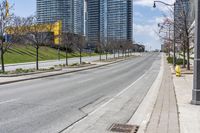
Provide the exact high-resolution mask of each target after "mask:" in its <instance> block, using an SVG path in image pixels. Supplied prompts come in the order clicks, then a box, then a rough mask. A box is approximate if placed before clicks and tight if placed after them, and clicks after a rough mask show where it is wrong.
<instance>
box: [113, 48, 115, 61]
mask: <svg viewBox="0 0 200 133" xmlns="http://www.w3.org/2000/svg"><path fill="white" fill-rule="evenodd" d="M113 51H114V59H115V50H113Z"/></svg>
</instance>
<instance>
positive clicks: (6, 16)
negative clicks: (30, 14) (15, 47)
mask: <svg viewBox="0 0 200 133" xmlns="http://www.w3.org/2000/svg"><path fill="white" fill-rule="evenodd" d="M12 8H13V6H9V4H8V2H7V0H3V1H2V2H0V52H1V70H2V71H3V72H5V65H4V54H5V53H6V52H7V50H8V49H9V48H10V46H11V45H12V43H9V42H6V43H5V34H6V29H7V28H8V27H10V26H11V23H12V19H13V16H14V15H13V14H12V13H11V12H10V11H11V10H12Z"/></svg>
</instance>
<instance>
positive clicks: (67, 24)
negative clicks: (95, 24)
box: [37, 0, 84, 34]
mask: <svg viewBox="0 0 200 133" xmlns="http://www.w3.org/2000/svg"><path fill="white" fill-rule="evenodd" d="M83 10H84V5H83V0H37V16H38V22H39V23H52V22H55V21H58V20H61V21H62V28H63V31H64V32H72V33H76V34H83V32H84V24H83V23H84V17H83V16H84V15H83Z"/></svg>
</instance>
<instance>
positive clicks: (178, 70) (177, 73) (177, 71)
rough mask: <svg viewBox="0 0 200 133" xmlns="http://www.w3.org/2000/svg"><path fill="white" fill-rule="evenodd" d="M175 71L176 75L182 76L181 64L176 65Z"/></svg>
mask: <svg viewBox="0 0 200 133" xmlns="http://www.w3.org/2000/svg"><path fill="white" fill-rule="evenodd" d="M175 71H176V76H177V77H180V76H181V67H180V66H179V65H176V68H175Z"/></svg>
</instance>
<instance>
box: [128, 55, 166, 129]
mask: <svg viewBox="0 0 200 133" xmlns="http://www.w3.org/2000/svg"><path fill="white" fill-rule="evenodd" d="M163 74H164V55H162V62H161V67H160V72H159V74H158V76H157V78H156V80H155V82H154V83H153V84H152V86H151V88H150V89H149V91H148V93H147V95H146V96H145V98H144V99H143V101H142V102H141V104H140V105H139V107H138V108H137V110H136V112H135V113H134V115H133V116H132V118H131V119H130V120H129V122H128V124H131V125H138V126H140V128H139V130H138V133H145V130H146V127H147V125H148V122H149V120H150V118H151V114H152V112H153V109H154V105H155V103H156V100H157V96H158V93H159V90H160V86H161V83H162V79H163Z"/></svg>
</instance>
